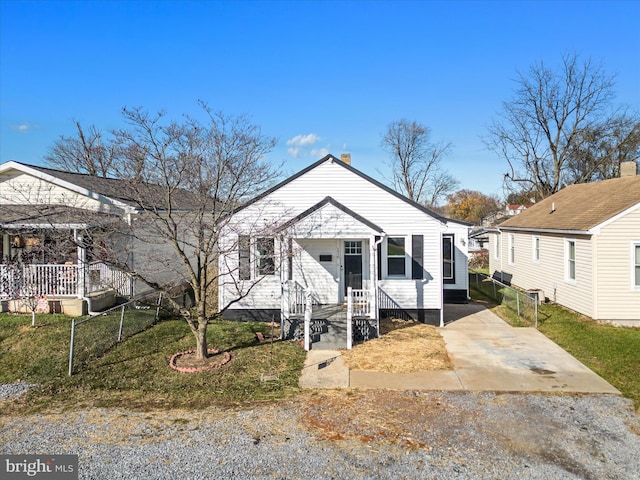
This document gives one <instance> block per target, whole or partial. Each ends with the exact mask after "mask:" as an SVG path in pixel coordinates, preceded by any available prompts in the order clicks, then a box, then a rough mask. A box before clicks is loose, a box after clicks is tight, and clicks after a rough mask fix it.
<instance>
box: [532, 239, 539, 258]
mask: <svg viewBox="0 0 640 480" xmlns="http://www.w3.org/2000/svg"><path fill="white" fill-rule="evenodd" d="M532 240H533V245H532V250H533V252H532V253H533V262H534V263H538V262H540V235H534V236H533V237H532Z"/></svg>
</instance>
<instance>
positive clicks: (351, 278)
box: [344, 241, 362, 295]
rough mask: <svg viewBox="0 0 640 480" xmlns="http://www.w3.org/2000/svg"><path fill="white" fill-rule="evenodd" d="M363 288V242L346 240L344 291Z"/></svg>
mask: <svg viewBox="0 0 640 480" xmlns="http://www.w3.org/2000/svg"><path fill="white" fill-rule="evenodd" d="M348 287H351V288H357V289H361V288H362V242H361V241H360V242H356V241H346V242H344V293H345V295H346V293H347V288H348Z"/></svg>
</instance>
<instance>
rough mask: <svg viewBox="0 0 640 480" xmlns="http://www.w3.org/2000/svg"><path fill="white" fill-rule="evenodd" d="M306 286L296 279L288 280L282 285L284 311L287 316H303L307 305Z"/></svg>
mask: <svg viewBox="0 0 640 480" xmlns="http://www.w3.org/2000/svg"><path fill="white" fill-rule="evenodd" d="M306 298H307V297H306V294H305V288H304V287H303V286H302V285H300V284H299V283H298V282H296V281H295V280H288V281H286V282H284V284H283V285H282V313H283V315H284V316H285V318H290V317H292V316H302V315H304V312H305V305H306V303H307V302H306Z"/></svg>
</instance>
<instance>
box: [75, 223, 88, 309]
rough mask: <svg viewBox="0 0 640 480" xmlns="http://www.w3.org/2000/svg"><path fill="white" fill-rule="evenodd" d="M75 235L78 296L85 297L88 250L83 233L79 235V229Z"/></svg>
mask: <svg viewBox="0 0 640 480" xmlns="http://www.w3.org/2000/svg"><path fill="white" fill-rule="evenodd" d="M73 236H74V237H76V242H77V243H78V280H77V282H78V284H77V289H78V298H84V296H85V278H86V265H87V251H86V249H85V248H84V247H83V246H82V235H78V231H77V230H74V231H73Z"/></svg>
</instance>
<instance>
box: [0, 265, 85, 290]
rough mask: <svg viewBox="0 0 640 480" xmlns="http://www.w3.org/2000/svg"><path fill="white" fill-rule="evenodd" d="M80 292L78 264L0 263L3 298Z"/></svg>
mask: <svg viewBox="0 0 640 480" xmlns="http://www.w3.org/2000/svg"><path fill="white" fill-rule="evenodd" d="M26 294H28V295H29V296H40V295H46V296H48V297H72V296H76V295H78V266H77V265H56V264H40V265H38V264H36V265H28V264H17V263H16V264H2V265H0V297H3V298H19V297H22V296H24V295H26Z"/></svg>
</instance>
